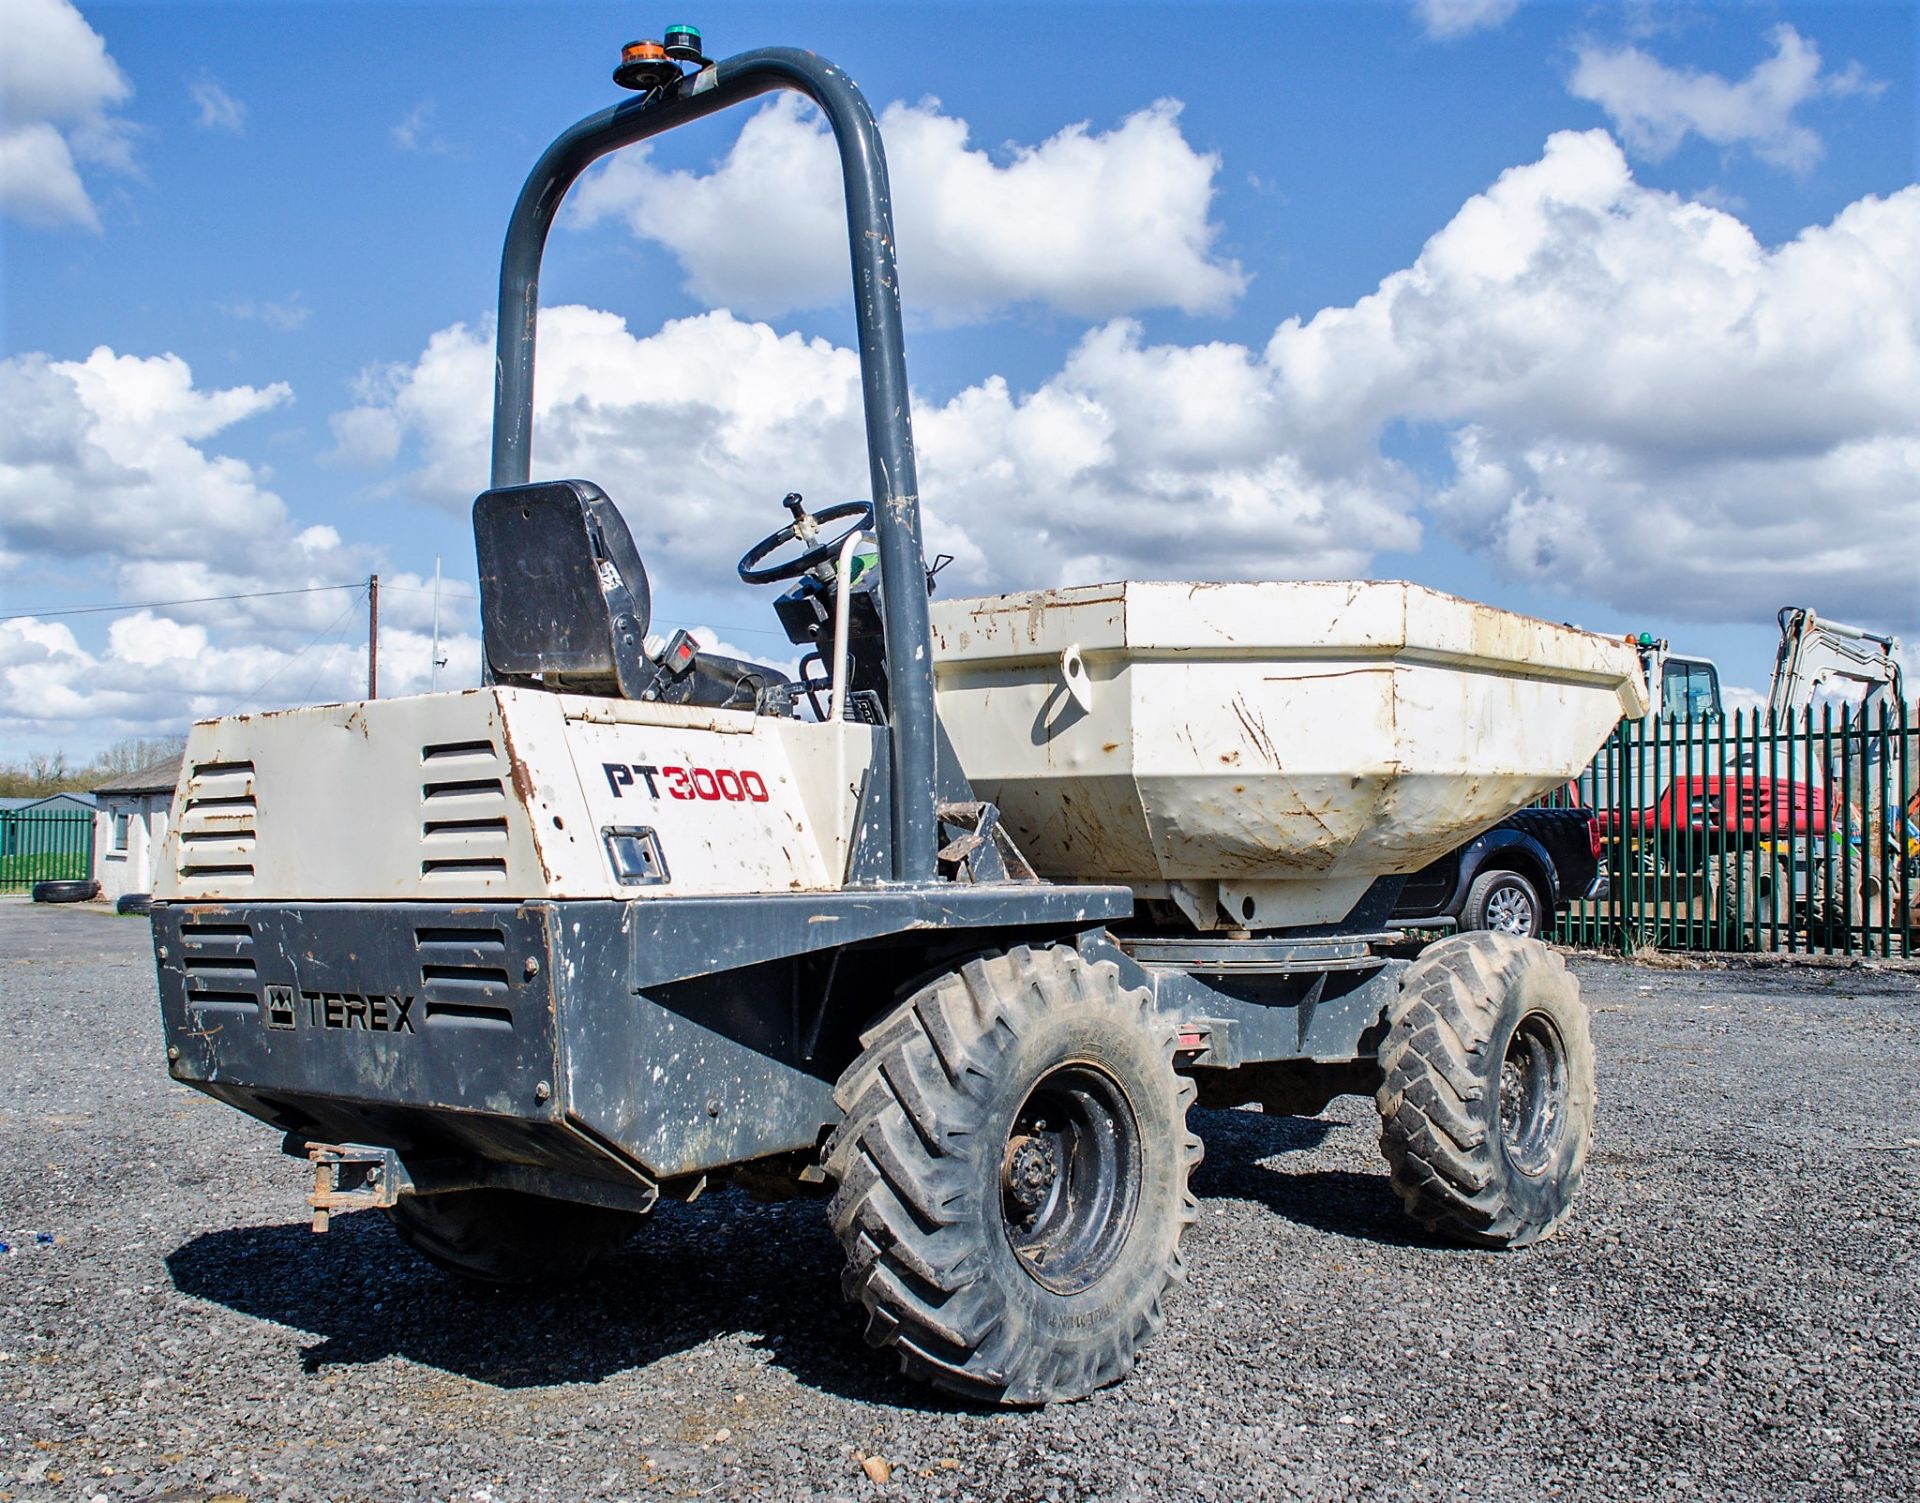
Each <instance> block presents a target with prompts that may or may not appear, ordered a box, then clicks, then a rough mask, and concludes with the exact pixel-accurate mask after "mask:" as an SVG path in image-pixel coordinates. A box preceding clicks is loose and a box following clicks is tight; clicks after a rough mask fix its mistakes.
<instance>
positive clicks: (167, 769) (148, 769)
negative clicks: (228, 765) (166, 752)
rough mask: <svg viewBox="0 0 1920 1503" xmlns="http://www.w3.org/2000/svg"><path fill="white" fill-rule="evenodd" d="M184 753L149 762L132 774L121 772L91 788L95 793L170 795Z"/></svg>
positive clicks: (177, 777)
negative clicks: (115, 776) (117, 775)
mask: <svg viewBox="0 0 1920 1503" xmlns="http://www.w3.org/2000/svg"><path fill="white" fill-rule="evenodd" d="M185 756H186V753H185V752H174V753H173V754H172V755H171V756H166V757H162V758H161V759H160V760H159V761H158V762H149V763H148V764H147V765H146V766H145V767H142V768H139V769H138V770H136V771H134V772H123V773H121V774H120V776H119V777H117V778H109V779H108V780H107V781H106V782H104V783H96V784H94V786H93V791H94V792H95V793H128V794H131V793H171V792H173V785H174V784H176V783H178V782H179V781H180V763H181V760H182V758H184V757H185Z"/></svg>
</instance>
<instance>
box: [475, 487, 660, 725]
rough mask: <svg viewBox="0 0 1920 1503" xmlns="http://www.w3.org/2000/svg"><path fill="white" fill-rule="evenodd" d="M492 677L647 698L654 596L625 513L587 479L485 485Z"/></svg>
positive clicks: (484, 632) (483, 557) (480, 510)
mask: <svg viewBox="0 0 1920 1503" xmlns="http://www.w3.org/2000/svg"><path fill="white" fill-rule="evenodd" d="M473 542H474V548H475V551H476V552H477V553H478V555H479V562H480V631H481V640H482V642H483V644H484V648H485V652H486V659H487V669H488V678H489V680H490V681H491V682H494V683H508V684H510V683H522V684H527V683H532V682H533V681H534V679H535V678H539V679H540V680H541V681H542V682H544V683H545V684H546V685H547V686H549V687H556V688H567V689H574V690H581V691H585V692H588V693H600V694H612V695H618V696H620V697H621V698H625V699H638V698H639V697H640V696H641V694H642V693H643V692H644V691H645V690H646V689H647V688H648V687H649V686H651V685H652V683H653V682H654V676H655V670H654V667H653V664H652V663H650V662H649V661H648V660H647V655H646V648H645V642H646V636H647V627H648V625H649V624H650V622H651V620H652V616H653V596H652V592H651V591H650V590H649V589H648V587H647V571H646V569H645V567H644V566H643V565H642V564H641V562H640V554H639V550H637V549H636V548H635V547H634V546H633V534H632V533H630V532H629V531H628V530H627V524H626V519H625V518H623V517H622V516H621V515H620V512H619V510H618V508H616V507H615V506H614V504H613V502H611V501H609V500H608V499H607V495H606V492H605V491H603V490H601V489H600V487H599V486H597V485H594V484H593V483H591V482H590V481H586V480H552V481H544V482H542V483H540V484H537V485H513V486H506V487H503V488H501V489H499V490H491V491H487V492H485V493H483V494H482V495H481V496H480V498H479V499H478V500H476V501H475V502H474V503H473Z"/></svg>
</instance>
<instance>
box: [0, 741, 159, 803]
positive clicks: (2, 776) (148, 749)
mask: <svg viewBox="0 0 1920 1503" xmlns="http://www.w3.org/2000/svg"><path fill="white" fill-rule="evenodd" d="M186 744H187V739H186V737H184V736H128V737H126V738H124V739H122V740H119V741H116V742H114V743H113V745H111V746H109V747H108V748H107V749H106V750H105V751H103V752H100V753H99V754H98V755H96V756H95V757H93V758H92V759H91V760H90V761H86V762H79V761H76V760H74V759H73V758H71V757H69V756H68V755H67V754H66V753H65V752H64V751H53V752H32V753H29V754H28V755H27V756H25V757H22V758H21V759H20V760H19V761H17V762H0V798H43V797H45V796H46V795H47V794H50V793H86V792H88V791H89V790H91V789H93V788H97V787H99V785H100V784H102V783H104V782H107V781H108V780H109V779H111V778H117V777H120V776H122V775H123V774H125V773H129V772H138V771H139V770H140V769H141V768H143V767H150V766H152V765H153V764H154V763H155V762H158V761H160V760H161V759H162V758H163V757H171V756H173V755H174V754H175V753H177V752H179V751H180V750H181V748H183V747H184V746H185V745H186Z"/></svg>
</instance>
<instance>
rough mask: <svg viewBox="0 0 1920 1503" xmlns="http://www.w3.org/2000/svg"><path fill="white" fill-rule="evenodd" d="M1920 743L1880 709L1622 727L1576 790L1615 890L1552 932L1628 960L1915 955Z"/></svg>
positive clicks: (1903, 721)
mask: <svg viewBox="0 0 1920 1503" xmlns="http://www.w3.org/2000/svg"><path fill="white" fill-rule="evenodd" d="M1917 741H1920V725H1916V723H1915V721H1914V720H1913V718H1912V717H1911V715H1910V714H1909V712H1908V711H1907V710H1906V709H1905V708H1904V707H1902V706H1898V705H1892V704H1887V703H1881V704H1878V705H1872V706H1869V707H1868V709H1867V710H1866V712H1865V713H1864V714H1863V713H1860V712H1857V711H1852V710H1849V709H1847V708H1845V707H1836V706H1833V705H1822V706H1820V707H1818V708H1817V709H1808V710H1806V711H1805V712H1803V713H1799V714H1796V715H1794V716H1792V717H1790V718H1789V719H1787V720H1785V721H1781V722H1776V721H1775V720H1774V718H1773V717H1772V716H1771V715H1769V714H1767V713H1765V712H1760V713H1748V712H1739V711H1736V712H1735V713H1734V714H1733V715H1732V716H1730V717H1726V716H1707V717H1704V718H1701V719H1699V720H1693V721H1682V720H1660V721H1627V722H1623V723H1622V724H1621V725H1620V726H1619V728H1618V729H1616V730H1615V732H1614V734H1613V736H1612V738H1611V739H1610V740H1609V741H1608V743H1607V745H1606V747H1605V748H1604V749H1602V751H1601V753H1600V755H1599V756H1598V757H1596V758H1595V759H1594V762H1593V765H1592V766H1591V767H1589V768H1588V769H1587V771H1586V772H1585V773H1583V774H1582V775H1581V776H1580V777H1579V779H1577V780H1576V782H1575V784H1574V785H1573V786H1572V789H1571V790H1570V796H1571V797H1572V798H1573V799H1577V801H1578V802H1580V803H1583V804H1587V805H1590V806H1591V807H1592V808H1594V809H1595V810H1596V811H1597V812H1598V815H1599V819H1600V826H1601V831H1602V835H1603V838H1604V840H1605V845H1606V856H1607V864H1608V870H1609V872H1610V873H1611V878H1612V880H1611V890H1610V891H1609V893H1608V894H1607V896H1606V897H1604V898H1600V899H1596V900H1593V901H1590V902H1584V903H1577V904H1575V905H1574V906H1573V907H1572V908H1571V909H1570V910H1569V911H1567V912H1566V913H1564V914H1562V915H1561V918H1560V922H1559V925H1558V929H1557V933H1556V936H1555V937H1556V938H1558V939H1559V940H1561V941H1562V942H1563V943H1568V944H1581V945H1595V946H1602V947H1608V948H1618V949H1621V950H1623V951H1633V950H1637V949H1642V948H1647V947H1652V948H1656V949H1663V950H1717V951H1742V950H1746V951H1753V950H1771V951H1780V952H1786V953H1800V954H1806V953H1813V954H1837V955H1869V956H1874V955H1898V956H1910V955H1912V954H1913V953H1914V948H1915V944H1916V941H1920V912H1916V907H1915V905H1916V903H1917V902H1920V795H1916V792H1915V781H1914V780H1915V777H1916V774H1920V747H1917V746H1916V742H1917ZM1564 797H1566V796H1562V799H1564ZM1562 799H1556V801H1562Z"/></svg>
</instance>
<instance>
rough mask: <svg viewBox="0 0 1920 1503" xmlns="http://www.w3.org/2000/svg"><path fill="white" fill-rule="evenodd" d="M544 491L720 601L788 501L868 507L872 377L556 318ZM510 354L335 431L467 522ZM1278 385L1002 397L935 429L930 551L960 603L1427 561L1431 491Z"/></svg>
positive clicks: (1226, 381)
mask: <svg viewBox="0 0 1920 1503" xmlns="http://www.w3.org/2000/svg"><path fill="white" fill-rule="evenodd" d="M540 338H541V356H540V379H539V383H538V387H537V393H538V402H537V407H536V413H535V421H534V457H533V468H534V472H535V473H536V474H540V475H576V476H581V477H584V478H587V479H592V480H596V481H598V482H599V483H600V484H601V485H603V486H605V487H606V488H607V490H608V493H609V494H610V495H612V496H613V498H614V500H615V501H616V502H618V503H619V504H620V505H621V507H622V509H623V510H624V511H625V512H626V514H627V516H628V518H629V520H630V522H631V523H632V525H633V528H634V531H635V533H636V536H637V537H638V539H639V541H640V546H641V551H642V553H643V555H644V556H646V557H647V558H648V559H649V560H650V562H651V563H652V564H653V565H654V566H655V568H656V569H658V570H660V571H662V573H663V576H665V575H670V576H671V577H673V578H674V579H676V580H679V581H683V582H688V583H692V584H696V585H698V586H700V587H704V588H708V589H712V588H716V587H722V586H724V585H725V584H726V583H727V582H728V581H730V580H731V579H732V564H733V560H734V559H735V557H737V555H738V553H739V552H740V551H742V550H744V548H745V547H746V545H747V544H748V543H750V542H752V541H753V540H754V538H756V537H758V536H759V535H760V534H762V533H764V532H767V531H770V530H772V528H773V527H774V526H775V525H777V524H778V523H779V522H780V521H781V520H783V517H784V514H783V513H782V512H781V511H780V510H779V508H778V501H779V498H780V497H781V496H782V495H784V494H785V493H786V492H787V491H790V490H799V491H801V492H803V493H804V494H806V495H807V496H808V498H809V500H810V501H811V502H813V503H814V504H815V505H820V504H825V503H828V502H833V501H838V500H842V499H845V498H846V497H849V496H864V495H866V494H867V493H868V490H869V485H868V478H867V463H866V449H865V437H864V434H865V429H864V419H863V416H862V411H861V406H860V376H859V362H858V358H857V357H856V356H855V354H854V352H853V351H852V350H848V349H844V348H841V347H838V346H835V345H832V344H829V343H828V342H826V341H824V340H819V339H812V340H809V339H803V338H802V337H801V336H799V335H797V334H784V335H783V334H779V333H776V332H775V331H774V330H773V329H772V328H770V327H769V326H767V325H765V324H761V323H749V322H746V321H744V320H741V319H738V318H736V317H735V316H734V315H732V314H730V313H727V312H724V311H721V312H715V313H708V314H702V315H700V316H698V317H695V318H687V319H679V320H675V321H673V322H671V323H669V324H667V325H666V326H665V327H664V328H663V329H661V330H660V331H659V332H657V333H655V334H652V335H647V336H635V335H633V334H631V333H630V332H629V331H628V330H627V328H626V325H625V322H624V321H623V320H621V319H620V318H618V317H617V316H615V315H613V314H610V313H604V312H599V311H596V310H593V309H587V308H579V307H559V308H552V309H548V310H546V311H545V312H543V313H542V315H541V325H540ZM492 371H493V341H492V337H491V333H490V331H488V330H487V329H486V328H485V327H484V326H477V327H468V326H465V325H458V326H455V327H454V328H451V329H447V330H443V331H442V332H441V333H439V334H436V335H435V336H433V338H432V339H431V340H430V341H429V343H428V346H427V349H426V350H425V351H424V352H423V353H422V355H421V357H420V359H419V361H418V362H416V363H415V364H414V365H413V366H411V367H403V368H400V369H398V370H393V371H388V372H384V373H382V374H380V375H379V376H377V377H375V378H373V379H372V380H371V381H370V382H369V383H368V387H367V394H368V397H369V404H368V405H365V406H363V407H361V408H359V409H355V410H353V411H351V412H349V413H347V414H344V415H342V417H341V418H340V419H339V421H338V422H337V423H336V431H337V432H339V433H340V434H341V435H342V438H343V441H344V440H346V439H348V437H349V436H350V435H354V434H359V433H363V432H364V433H369V434H374V435H376V436H377V437H376V439H375V440H374V442H376V443H377V445H378V447H379V448H380V449H381V451H382V452H389V451H388V450H387V449H386V446H387V444H389V443H391V442H397V441H398V440H399V438H400V437H401V436H404V437H405V438H407V439H409V440H410V441H411V442H412V444H413V446H414V451H415V453H416V454H417V464H416V467H415V469H414V472H413V475H414V482H415V484H416V486H417V488H418V489H419V491H420V492H421V493H422V494H423V495H425V496H426V497H429V498H431V499H435V500H439V501H441V502H442V503H444V504H447V505H450V506H458V505H463V504H464V503H465V502H467V501H468V500H470V499H471V497H472V496H473V494H474V493H475V492H476V491H477V490H478V489H480V488H481V487H482V486H483V485H484V477H485V474H486V464H487V441H488V420H489V416H490V405H489V396H490V393H491V381H492ZM1273 376H1274V373H1273V371H1272V370H1271V368H1270V367H1268V366H1266V365H1265V364H1264V363H1263V362H1262V361H1261V360H1260V358H1259V356H1258V355H1257V354H1255V353H1254V352H1250V351H1248V350H1247V349H1245V348H1244V347H1242V346H1237V345H1228V344H1219V345H1207V346H1201V347H1198V348H1186V347H1181V346H1160V347H1155V346H1148V345H1146V344H1144V343H1143V341H1142V340H1141V338H1140V332H1139V330H1138V328H1137V327H1136V326H1135V325H1133V324H1132V323H1130V322H1127V321H1124V320H1123V321H1119V322H1115V323H1111V324H1107V325H1103V326H1101V327H1100V328H1098V329H1095V330H1094V331H1092V332H1091V333H1089V334H1088V335H1087V336H1086V337H1085V338H1084V339H1083V340H1082V341H1081V342H1080V344H1079V345H1078V347H1077V348H1076V349H1075V351H1074V353H1073V355H1072V356H1071V357H1070V358H1069V360H1068V361H1067V363H1066V365H1065V366H1064V367H1063V369H1062V370H1061V371H1060V372H1059V373H1058V374H1057V375H1055V376H1054V377H1053V378H1052V379H1050V380H1049V381H1047V382H1046V383H1045V384H1044V385H1043V386H1042V387H1040V388H1039V389H1038V390H1035V391H1032V392H1027V393H1015V392H1013V391H1012V390H1011V389H1010V388H1009V387H1008V385H1007V383H1006V382H1005V381H1003V380H1001V379H1000V378H998V377H992V378H989V379H988V380H986V381H984V382H982V383H980V384H979V385H977V386H974V387H971V388H969V389H967V390H966V391H963V392H961V393H960V394H959V395H957V396H956V397H954V398H953V399H952V400H951V401H950V402H947V403H945V404H944V405H933V404H923V405H921V406H920V407H919V408H918V409H917V411H916V415H915V431H916V435H917V437H918V440H919V461H920V482H921V485H920V489H921V494H922V497H923V500H924V506H925V512H926V531H927V543H928V548H929V551H930V552H932V551H940V550H944V551H946V552H949V553H952V554H954V555H955V556H956V559H957V561H958V562H957V566H956V568H955V570H954V572H953V573H952V574H951V575H949V576H946V579H947V582H948V583H949V585H955V584H960V583H965V584H968V585H972V586H978V587H989V586H991V587H1008V588H1011V587H1014V586H1018V585H1035V584H1051V583H1055V582H1060V581H1065V580H1069V579H1081V580H1084V579H1086V578H1088V577H1097V578H1111V577H1114V576H1115V575H1116V574H1119V573H1129V574H1134V575H1143V576H1144V575H1159V576H1165V575H1168V574H1179V573H1181V572H1199V573H1203V574H1214V575H1218V576H1222V577H1246V576H1254V575H1263V574H1264V575H1288V576H1294V575H1308V574H1321V575H1326V574H1341V573H1349V572H1353V571H1356V570H1359V569H1361V568H1364V566H1365V565H1366V563H1367V561H1368V560H1369V559H1370V558H1371V557H1372V556H1373V554H1374V552H1375V551H1376V550H1377V549H1382V548H1391V547H1409V546H1412V545H1413V544H1414V543H1415V542H1416V541H1417V539H1418V534H1419V529H1418V526H1417V524H1415V523H1414V522H1413V521H1412V520H1411V519H1410V517H1409V515H1408V512H1409V507H1410V503H1411V489H1410V487H1409V485H1408V484H1407V483H1406V481H1405V478H1404V477H1403V476H1402V475H1401V474H1400V472H1399V471H1398V470H1397V468H1396V467H1394V466H1392V465H1391V464H1389V463H1387V462H1386V461H1384V460H1381V459H1379V458H1378V457H1377V456H1372V457H1369V456H1364V455H1362V456H1360V457H1359V458H1358V459H1357V460H1356V459H1355V457H1354V456H1353V455H1352V454H1351V453H1347V452H1343V453H1342V454H1341V455H1340V459H1341V462H1342V464H1341V467H1337V468H1334V469H1328V468H1326V467H1324V466H1323V465H1322V464H1321V462H1320V458H1319V456H1318V455H1317V454H1316V453H1315V452H1314V450H1313V446H1311V445H1308V444H1297V443H1295V442H1293V440H1292V438H1291V436H1290V435H1289V433H1288V431H1287V430H1286V428H1285V426H1284V423H1283V422H1282V421H1281V419H1282V417H1283V416H1284V414H1283V413H1282V412H1281V411H1280V410H1279V409H1278V407H1277V405H1276V401H1275V394H1274V392H1273V388H1272V382H1273Z"/></svg>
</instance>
